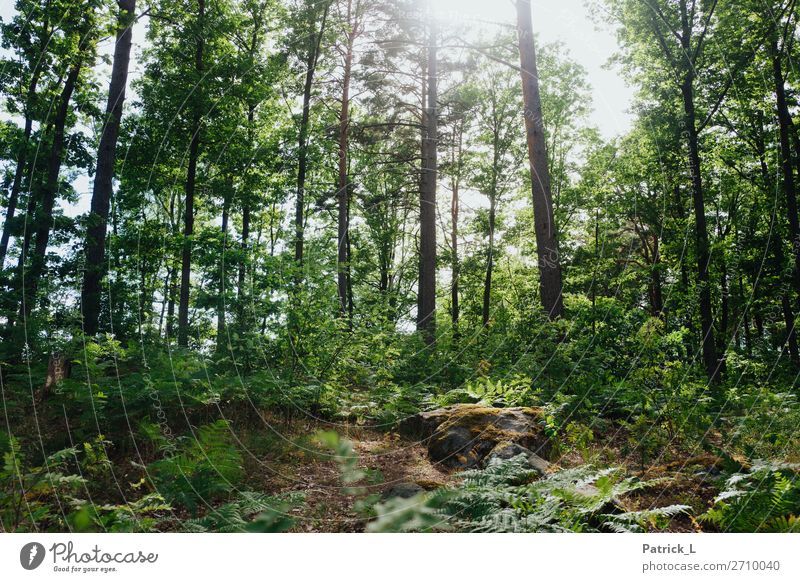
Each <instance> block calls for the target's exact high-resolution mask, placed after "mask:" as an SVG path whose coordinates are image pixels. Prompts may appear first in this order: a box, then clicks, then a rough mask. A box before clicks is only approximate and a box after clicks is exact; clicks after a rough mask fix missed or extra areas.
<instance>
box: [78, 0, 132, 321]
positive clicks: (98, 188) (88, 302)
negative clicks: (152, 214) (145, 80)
mask: <svg viewBox="0 0 800 582" xmlns="http://www.w3.org/2000/svg"><path fill="white" fill-rule="evenodd" d="M117 4H118V6H119V15H118V17H117V18H118V24H117V40H116V45H115V48H114V61H113V67H112V70H111V83H110V85H109V89H108V104H107V105H106V119H105V122H104V124H103V129H102V133H101V135H100V145H99V147H98V150H97V170H96V171H95V176H94V189H93V193H92V203H91V211H90V214H89V220H88V227H87V231H86V245H85V254H86V271H85V274H84V278H83V288H82V292H81V310H82V312H83V318H84V319H83V330H84V333H85V334H86V335H90V336H91V335H94V334H95V333H97V329H98V325H99V318H100V283H101V280H102V277H103V272H104V270H105V269H104V265H105V264H106V261H105V245H106V229H107V224H108V212H109V208H110V205H111V194H112V187H113V186H112V181H113V179H114V162H115V160H116V147H117V138H118V137H119V128H120V123H121V120H122V106H123V104H124V102H125V89H126V85H127V83H128V66H129V63H130V54H131V44H132V40H131V38H132V36H133V23H134V19H135V13H134V11H135V10H136V0H119V1H118V2H117Z"/></svg>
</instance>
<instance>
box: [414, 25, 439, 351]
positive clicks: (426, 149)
mask: <svg viewBox="0 0 800 582" xmlns="http://www.w3.org/2000/svg"><path fill="white" fill-rule="evenodd" d="M436 37H437V26H436V21H435V20H434V19H431V20H430V25H429V32H428V59H427V61H428V62H427V82H428V84H427V91H426V93H427V103H426V104H425V108H424V116H423V117H424V123H423V126H424V129H423V139H422V175H421V183H420V205H419V206H420V209H419V211H420V221H419V222H420V231H419V290H418V297H417V330H418V331H421V332H422V335H423V338H424V339H425V342H426V343H427V344H428V345H433V344H434V343H435V341H436V181H437V176H438V158H437V143H438V139H437V138H438V136H437V133H438V117H439V113H438V108H437V107H438V104H437V100H438V84H437V76H438V67H437V58H438V56H437V47H436V43H437V38H436Z"/></svg>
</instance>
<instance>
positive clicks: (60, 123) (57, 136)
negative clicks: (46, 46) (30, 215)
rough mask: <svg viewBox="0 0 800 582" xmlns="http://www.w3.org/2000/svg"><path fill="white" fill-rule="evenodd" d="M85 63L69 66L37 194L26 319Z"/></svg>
mask: <svg viewBox="0 0 800 582" xmlns="http://www.w3.org/2000/svg"><path fill="white" fill-rule="evenodd" d="M82 64H83V62H82V60H81V57H80V56H79V57H78V60H77V62H76V63H75V64H73V65H72V67H71V68H70V70H69V73H68V74H67V78H66V80H65V82H64V87H63V89H62V90H61V95H60V96H59V104H58V110H57V112H56V116H55V119H54V120H53V144H52V146H51V148H50V155H49V157H48V161H47V176H46V178H45V181H44V183H43V184H41V185H40V192H39V194H38V196H37V198H38V202H39V204H40V206H39V210H38V211H36V212H35V218H34V229H35V233H36V242H35V244H34V247H33V257H32V260H31V268H30V271H29V276H28V277H27V279H28V280H29V281H30V285H29V287H28V288H27V289H24V291H23V294H22V305H21V306H20V315H21V316H22V317H21V319H22V320H23V321H24V320H25V318H27V316H29V315H30V313H31V310H32V309H33V303H34V302H35V301H36V291H37V290H38V287H39V282H40V280H41V278H42V276H43V275H44V270H45V266H46V265H45V263H46V258H47V246H48V243H49V240H50V229H51V227H52V224H53V207H54V205H55V201H56V194H57V192H58V178H59V174H60V172H61V162H62V160H63V156H64V147H65V145H66V143H65V141H66V140H65V133H66V131H65V126H66V123H67V115H68V114H69V103H70V100H71V99H72V93H73V92H74V90H75V85H76V84H77V82H78V77H79V76H80V72H81V68H82ZM20 277H21V280H22V283H23V287H24V282H25V279H26V278H25V277H24V275H23V273H20Z"/></svg>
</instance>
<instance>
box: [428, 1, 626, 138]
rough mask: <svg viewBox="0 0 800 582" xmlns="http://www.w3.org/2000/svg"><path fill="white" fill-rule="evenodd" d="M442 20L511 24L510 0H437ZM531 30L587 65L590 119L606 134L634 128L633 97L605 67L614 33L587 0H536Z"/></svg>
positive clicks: (476, 24)
mask: <svg viewBox="0 0 800 582" xmlns="http://www.w3.org/2000/svg"><path fill="white" fill-rule="evenodd" d="M434 4H435V10H436V12H437V14H438V15H439V18H440V20H442V21H444V22H448V21H449V22H453V21H457V20H460V21H461V22H463V23H464V24H466V25H471V27H472V28H475V29H481V30H483V31H485V30H491V28H492V27H491V26H489V23H495V24H496V25H497V27H500V26H513V24H514V22H515V16H514V14H515V13H514V4H513V1H512V0H434ZM532 8H533V29H534V31H535V32H536V34H537V35H539V38H540V41H543V42H554V41H561V42H563V43H564V45H565V47H566V49H567V50H568V51H569V54H570V56H571V57H572V58H573V59H574V60H576V61H577V62H579V63H580V64H581V65H583V66H584V67H585V68H586V71H587V75H588V79H589V82H590V83H591V85H592V90H593V91H592V94H593V98H594V112H593V114H592V116H591V122H592V123H593V124H594V125H596V126H597V127H598V128H600V130H601V131H602V133H603V135H605V136H606V137H611V136H614V135H618V134H621V133H624V132H625V131H627V130H628V129H629V127H630V119H631V118H630V115H629V114H628V112H627V110H628V107H629V105H630V102H631V99H632V97H633V89H631V88H630V87H628V86H627V85H626V83H625V81H624V79H623V78H622V76H621V74H620V73H619V71H618V70H617V69H616V68H610V69H609V68H606V67H605V65H606V63H607V62H608V60H609V58H610V57H611V56H612V55H613V54H614V52H615V51H616V50H617V42H616V39H615V37H614V32H613V31H612V30H610V29H609V27H608V26H607V25H606V24H605V23H598V24H596V23H595V21H594V20H593V18H592V14H591V12H590V9H589V6H588V1H587V0H557V1H555V0H533V2H532Z"/></svg>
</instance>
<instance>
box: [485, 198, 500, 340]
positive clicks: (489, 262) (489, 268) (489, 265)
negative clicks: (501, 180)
mask: <svg viewBox="0 0 800 582" xmlns="http://www.w3.org/2000/svg"><path fill="white" fill-rule="evenodd" d="M496 205H497V202H496V196H495V195H494V194H492V196H491V197H490V199H489V248H488V250H487V257H486V276H485V277H484V280H483V312H482V315H483V319H482V321H483V327H487V326H488V325H489V307H490V304H491V301H492V272H493V270H494V225H495V214H496Z"/></svg>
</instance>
